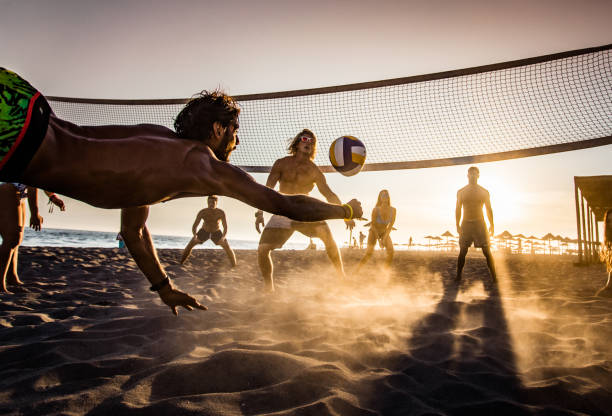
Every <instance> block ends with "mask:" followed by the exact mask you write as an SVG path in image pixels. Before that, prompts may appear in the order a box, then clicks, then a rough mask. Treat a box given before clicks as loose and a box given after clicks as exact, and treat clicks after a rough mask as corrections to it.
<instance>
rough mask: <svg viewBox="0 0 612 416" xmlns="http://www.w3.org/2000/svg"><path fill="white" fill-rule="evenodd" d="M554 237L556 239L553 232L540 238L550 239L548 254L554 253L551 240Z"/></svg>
mask: <svg viewBox="0 0 612 416" xmlns="http://www.w3.org/2000/svg"><path fill="white" fill-rule="evenodd" d="M554 239H555V236H554V234H552V233H548V234H546V235H545V236H544V237H542V238H541V239H540V240H548V254H552V250H551V248H550V242H551V241H552V240H554Z"/></svg>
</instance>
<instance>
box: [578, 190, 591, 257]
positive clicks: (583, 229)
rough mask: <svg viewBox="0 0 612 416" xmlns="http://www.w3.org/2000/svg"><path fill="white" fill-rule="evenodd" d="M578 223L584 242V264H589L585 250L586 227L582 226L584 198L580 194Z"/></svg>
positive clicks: (587, 253)
mask: <svg viewBox="0 0 612 416" xmlns="http://www.w3.org/2000/svg"><path fill="white" fill-rule="evenodd" d="M580 221H581V222H582V240H583V241H584V262H585V263H588V262H589V252H588V250H587V238H586V226H585V224H584V221H585V219H584V196H582V193H581V194H580Z"/></svg>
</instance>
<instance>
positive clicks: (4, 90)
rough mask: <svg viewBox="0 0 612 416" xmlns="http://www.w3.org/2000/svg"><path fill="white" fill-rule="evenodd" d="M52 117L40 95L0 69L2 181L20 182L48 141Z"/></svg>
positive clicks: (0, 168)
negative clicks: (47, 135)
mask: <svg viewBox="0 0 612 416" xmlns="http://www.w3.org/2000/svg"><path fill="white" fill-rule="evenodd" d="M50 113H51V107H49V104H48V103H47V100H46V99H45V97H43V95H42V94H41V93H40V92H38V91H36V89H35V88H34V87H32V86H31V85H30V84H29V83H28V82H27V81H26V80H24V79H23V78H21V77H20V76H19V75H17V74H16V73H14V72H12V71H9V70H7V69H4V68H0V180H2V181H6V182H18V181H19V179H20V177H21V175H22V174H23V172H24V171H25V169H26V168H27V166H28V163H30V160H31V159H32V157H33V156H34V154H35V153H36V151H37V150H38V148H39V147H40V144H41V143H42V141H43V139H44V138H45V134H46V132H47V126H48V124H49V114H50Z"/></svg>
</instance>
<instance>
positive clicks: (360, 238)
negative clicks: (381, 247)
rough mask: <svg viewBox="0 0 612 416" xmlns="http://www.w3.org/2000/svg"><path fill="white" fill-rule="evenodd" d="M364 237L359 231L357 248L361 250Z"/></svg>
mask: <svg viewBox="0 0 612 416" xmlns="http://www.w3.org/2000/svg"><path fill="white" fill-rule="evenodd" d="M365 238H366V235H365V234H364V233H362V232H361V231H359V248H363V241H364V240H365Z"/></svg>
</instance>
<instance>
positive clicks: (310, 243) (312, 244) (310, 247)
mask: <svg viewBox="0 0 612 416" xmlns="http://www.w3.org/2000/svg"><path fill="white" fill-rule="evenodd" d="M316 249H317V245H316V244H315V242H314V241H312V238H309V241H308V246H307V247H306V250H316Z"/></svg>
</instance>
